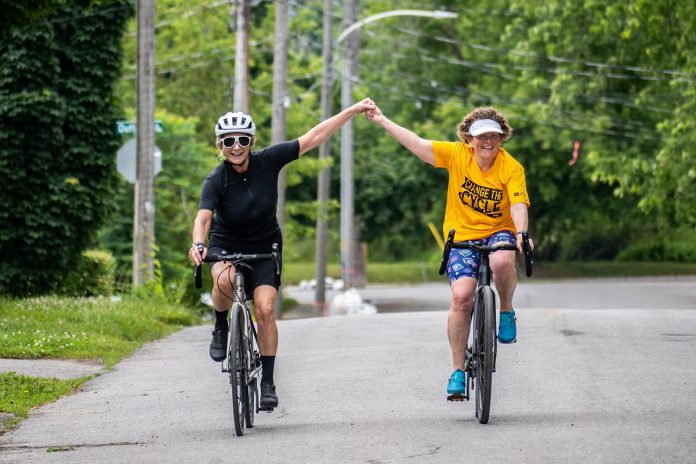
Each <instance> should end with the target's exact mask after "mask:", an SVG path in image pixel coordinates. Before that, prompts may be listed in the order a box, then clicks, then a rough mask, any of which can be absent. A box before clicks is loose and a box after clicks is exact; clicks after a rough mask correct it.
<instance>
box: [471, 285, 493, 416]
mask: <svg viewBox="0 0 696 464" xmlns="http://www.w3.org/2000/svg"><path fill="white" fill-rule="evenodd" d="M478 303H479V308H478V318H477V321H476V337H475V344H476V355H477V358H478V359H477V362H476V417H478V419H479V422H480V423H481V424H486V423H488V416H489V412H490V408H491V388H492V383H493V363H494V354H493V345H494V343H495V295H494V294H493V289H491V288H490V287H483V288H481V294H480V295H479V300H478Z"/></svg>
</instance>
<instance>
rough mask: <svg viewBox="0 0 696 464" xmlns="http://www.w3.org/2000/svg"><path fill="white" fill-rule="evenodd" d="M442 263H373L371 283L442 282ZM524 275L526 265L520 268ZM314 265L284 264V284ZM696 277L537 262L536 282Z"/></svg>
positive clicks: (676, 266) (682, 266)
mask: <svg viewBox="0 0 696 464" xmlns="http://www.w3.org/2000/svg"><path fill="white" fill-rule="evenodd" d="M439 265H440V263H439V262H430V263H425V262H412V261H405V262H398V263H369V264H368V265H367V281H368V283H417V282H430V281H441V280H443V279H444V277H443V276H440V275H438V273H437V270H438V267H439ZM518 269H520V272H523V270H524V264H523V263H521V264H520V265H519V266H518ZM315 272H316V269H315V264H314V263H284V264H283V282H284V283H285V284H286V285H287V284H289V285H296V284H298V283H299V282H300V281H301V280H310V279H314V278H315ZM327 274H328V275H329V276H330V277H333V278H339V277H340V275H341V269H340V267H339V266H338V264H329V266H328V269H327ZM674 275H696V263H675V262H642V261H641V262H620V261H573V262H566V263H557V262H554V263H547V262H537V263H535V264H534V277H535V278H536V279H558V278H578V277H638V276H674Z"/></svg>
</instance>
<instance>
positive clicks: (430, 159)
mask: <svg viewBox="0 0 696 464" xmlns="http://www.w3.org/2000/svg"><path fill="white" fill-rule="evenodd" d="M367 118H368V119H369V120H370V121H373V122H375V123H377V124H379V125H380V126H382V128H383V129H384V130H386V131H387V133H388V134H389V135H391V136H392V137H394V139H396V141H397V142H399V143H400V144H401V145H403V146H404V147H406V149H407V150H408V151H410V152H411V153H413V154H414V155H416V156H417V157H418V158H420V159H421V160H422V161H424V162H426V163H428V164H430V165H433V166H434V165H435V154H434V153H433V142H432V140H426V139H424V138H421V137H420V136H418V135H417V134H415V133H414V132H411V131H410V130H408V129H406V128H405V127H401V126H400V125H398V124H397V123H395V122H394V121H392V120H391V119H389V118H388V117H386V116H385V115H384V114H382V111H381V110H380V109H379V107H377V106H375V107H374V109H372V110H368V112H367Z"/></svg>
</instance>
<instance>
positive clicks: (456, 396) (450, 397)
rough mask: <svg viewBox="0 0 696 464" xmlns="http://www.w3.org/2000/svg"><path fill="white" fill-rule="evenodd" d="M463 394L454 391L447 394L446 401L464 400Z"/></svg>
mask: <svg viewBox="0 0 696 464" xmlns="http://www.w3.org/2000/svg"><path fill="white" fill-rule="evenodd" d="M464 400H465V398H464V395H462V394H461V393H454V394H452V395H447V401H464Z"/></svg>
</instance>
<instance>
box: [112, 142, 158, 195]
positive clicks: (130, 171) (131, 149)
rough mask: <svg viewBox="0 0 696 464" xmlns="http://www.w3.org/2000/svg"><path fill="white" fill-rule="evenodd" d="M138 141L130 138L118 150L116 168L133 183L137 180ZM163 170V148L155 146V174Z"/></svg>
mask: <svg viewBox="0 0 696 464" xmlns="http://www.w3.org/2000/svg"><path fill="white" fill-rule="evenodd" d="M136 164H137V162H136V142H135V139H128V141H127V142H126V143H124V144H123V146H122V147H121V148H120V149H119V150H118V152H116V168H117V169H118V172H119V174H121V175H122V176H123V177H125V178H126V180H127V181H128V182H130V183H131V184H135V181H136ZM161 170H162V150H160V149H159V148H158V147H155V175H157V174H159V173H160V171H161Z"/></svg>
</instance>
